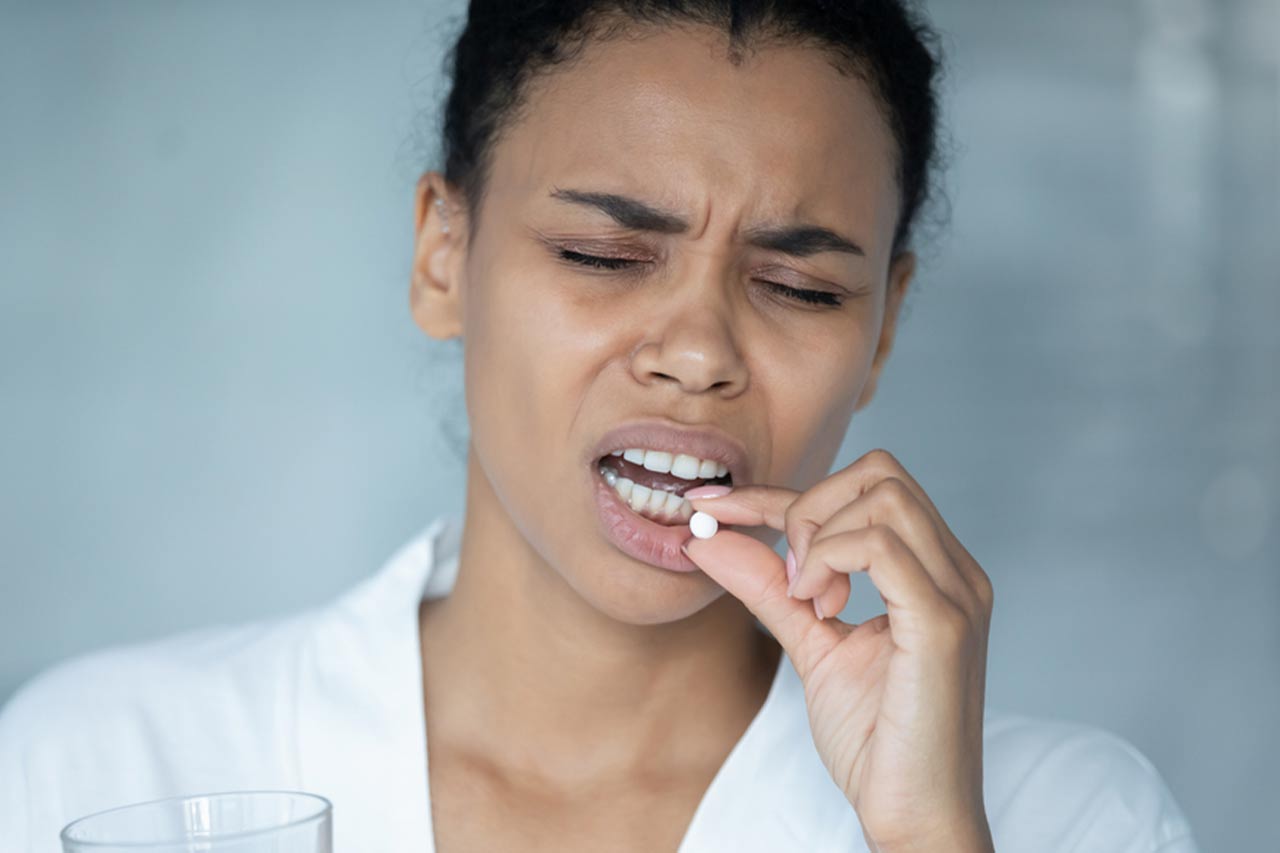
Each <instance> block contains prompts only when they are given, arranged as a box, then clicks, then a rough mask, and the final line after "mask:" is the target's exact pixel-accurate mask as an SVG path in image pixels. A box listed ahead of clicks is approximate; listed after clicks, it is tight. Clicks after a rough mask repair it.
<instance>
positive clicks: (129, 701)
mask: <svg viewBox="0 0 1280 853" xmlns="http://www.w3.org/2000/svg"><path fill="white" fill-rule="evenodd" d="M932 43H933V37H932V34H931V32H930V31H929V29H928V28H927V27H926V26H925V25H924V24H923V23H922V22H921V21H920V20H919V19H918V17H917V16H915V15H913V14H910V13H909V11H908V10H906V9H904V8H903V7H902V5H901V4H900V3H899V2H893V1H892V0H879V1H878V2H860V3H852V4H833V3H823V2H783V3H774V4H768V3H723V2H711V1H710V0H707V1H706V2H686V3H670V2H581V3H579V2H555V3H533V2H523V3H512V4H499V3H473V4H472V8H471V10H470V16H469V20H468V23H467V27H466V30H465V31H464V32H463V33H462V35H461V37H460V39H459V41H458V43H457V46H456V48H455V51H454V53H453V55H452V57H451V59H452V61H453V65H454V68H453V74H454V85H453V90H452V92H451V93H450V96H449V99H448V102H447V106H446V111H445V127H444V154H445V158H444V168H443V172H438V171H431V172H428V173H426V174H425V175H424V176H423V178H422V180H421V181H420V182H419V185H418V190H417V212H416V241H415V247H414V257H413V265H412V276H411V310H412V314H413V317H414V319H415V321H416V322H417V323H418V325H419V326H420V327H421V328H422V329H423V330H424V331H425V332H426V333H427V334H428V335H430V336H431V337H432V338H436V339H440V340H460V341H461V343H462V347H463V352H464V381H465V388H466V406H467V414H468V416H469V420H470V424H471V440H470V444H469V447H468V455H467V492H466V503H465V512H464V514H463V515H462V516H460V517H459V516H445V517H442V518H440V519H436V520H435V521H434V522H433V523H432V524H430V525H429V526H428V527H427V528H426V529H425V530H424V531H423V532H422V534H420V536H419V537H417V538H416V539H415V540H414V541H412V542H410V543H409V544H408V545H406V546H405V547H404V548H403V549H402V550H401V551H400V552H398V553H397V554H396V555H395V556H394V557H393V558H392V559H391V560H390V561H389V562H388V564H387V566H385V567H384V569H383V570H382V571H381V572H379V573H378V574H377V575H376V576H375V577H373V578H371V579H370V580H369V581H367V582H366V583H364V584H362V585H361V586H360V587H358V588H357V589H355V590H353V591H352V592H351V593H349V594H348V595H346V596H344V597H343V598H342V599H340V600H339V601H338V602H335V603H334V604H333V605H332V606H330V607H327V608H322V609H320V610H316V611H311V612H308V613H304V614H300V615H298V616H296V617H293V618H290V619H283V620H277V621H274V622H268V623H262V624H259V625H252V626H246V627H243V628H239V629H234V630H231V629H212V630H208V631H203V632H197V633H195V634H189V635H185V636H183V637H179V638H172V639H170V640H167V641H164V642H161V643H156V644H150V645H147V646H141V647H134V648H130V649H121V650H115V651H111V652H107V653H100V654H98V655H96V656H92V657H89V658H85V659H82V660H79V661H76V662H73V663H71V664H67V665H64V666H62V667H59V668H58V669H56V670H55V671H53V672H51V673H48V674H46V675H45V676H43V677H42V678H40V679H38V680H37V681H36V682H35V683H33V684H32V685H29V686H28V687H27V688H26V689H25V690H24V691H23V692H22V693H21V694H20V695H19V696H18V697H17V698H16V699H15V700H14V701H13V702H12V703H11V704H10V706H9V707H8V708H7V709H6V712H5V714H4V717H3V718H2V719H0V758H2V759H3V764H2V765H0V768H2V769H3V773H4V777H3V781H4V785H5V787H4V788H3V793H2V796H3V799H2V800H0V809H2V811H0V821H3V825H4V827H5V831H4V832H0V836H2V837H4V838H5V839H6V840H5V841H3V842H0V843H3V844H5V845H16V846H12V847H8V846H6V847H5V848H4V849H6V850H7V849H14V850H19V849H20V850H27V849H31V850H53V849H56V832H57V829H58V828H59V827H60V826H61V824H62V823H65V822H66V821H67V820H69V819H71V818H73V817H76V816H78V815H80V814H83V813H86V812H89V811H93V810H96V809H100V808H106V807H109V806H112V805H118V804H121V803H125V802H132V801H138V800H144V799H150V798H155V797H160V796H167V795H173V794H178V793H193V792H198V791H208V790H222V789H232V788H265V787H282V788H301V789H305V790H310V791H315V792H317V793H321V794H324V795H326V796H328V797H330V798H331V799H332V800H333V801H334V806H335V826H336V837H337V849H338V850H341V851H355V850H361V851H368V850H408V849H424V848H425V849H436V850H440V851H452V850H532V849H555V850H673V849H680V850H682V851H704V850H706V851H710V850H803V851H814V850H833V851H834V850H841V851H848V850H872V851H883V853H889V851H990V850H992V849H1000V850H1001V851H1015V850H1028V851H1030V850H1034V851H1059V850H1061V851H1066V850H1091V851H1134V853H1139V851H1141V852H1142V853H1151V851H1156V850H1160V851H1164V853H1171V851H1192V850H1194V849H1195V847H1194V843H1193V841H1192V838H1191V832H1190V829H1189V827H1188V826H1187V823H1186V820H1185V818H1184V816H1183V815H1182V813H1181V811H1180V809H1179V808H1178V806H1177V804H1176V803H1175V802H1174V800H1173V798H1172V796H1171V795H1170V794H1169V791H1168V789H1167V788H1166V787H1165V785H1164V783H1163V781H1162V780H1161V778H1160V776H1159V774H1158V772H1157V771H1156V770H1155V769H1154V768H1153V767H1152V766H1151V764H1150V763H1149V762H1148V761H1147V760H1146V759H1145V758H1144V757H1143V756H1142V755H1141V754H1140V753H1138V752H1137V751H1136V750H1135V749H1134V748H1133V747H1132V746H1131V745H1129V744H1128V743H1126V742H1125V741H1123V740H1122V739H1120V738H1118V737H1116V736H1114V735H1111V734H1109V733H1107V732H1104V731H1100V730H1096V729H1090V728H1088V727H1085V726H1074V725H1067V724H1062V723H1049V722H1046V721H1038V720H1031V719H1027V718H1023V717H1017V716H1012V715H1007V714H990V713H986V712H985V709H984V692H985V667H986V654H987V637H988V626H989V623H990V616H991V611H992V602H993V593H992V587H991V583H990V580H989V579H988V577H987V575H986V574H985V572H984V571H983V569H982V567H981V566H980V565H979V563H978V562H977V561H976V560H975V559H974V558H973V556H971V555H970V554H969V553H968V552H967V551H966V550H965V548H964V546H963V545H962V544H961V543H960V542H959V541H958V539H957V538H956V537H955V535H954V534H953V533H952V532H951V531H950V530H949V529H948V527H947V524H946V522H945V521H944V520H943V519H942V517H941V516H940V515H939V513H938V511H937V509H936V507H935V506H934V505H933V503H932V502H931V501H930V499H929V497H928V495H927V494H926V493H925V491H924V489H923V488H922V487H921V485H920V484H919V483H918V482H917V481H916V480H915V479H914V478H913V477H912V476H911V475H910V473H909V472H907V471H906V470H905V468H904V467H903V466H902V464H901V463H900V462H899V461H898V460H897V459H895V458H894V456H892V455H891V454H890V453H888V452H886V451H885V450H882V449H874V450H871V451H869V452H868V453H866V454H865V455H863V456H862V457H861V458H859V459H857V460H856V461H855V462H854V463H852V464H851V465H849V466H847V467H845V468H842V469H840V470H838V471H835V472H834V473H829V472H830V469H831V466H832V462H833V460H834V457H835V454H836V452H837V450H838V448H839V446H840V443H841V440H842V438H843V437H844V435H845V432H846V429H847V427H848V424H849V422H850V419H851V417H852V415H853V413H854V412H855V411H858V410H859V409H861V408H862V407H864V406H865V405H866V404H867V403H868V402H869V401H870V399H871V398H872V396H873V394H874V392H875V390H876V384H877V381H878V379H879V376H880V374H881V372H882V370H883V368H884V365H885V362H886V359H887V357H888V355H889V352H890V349H891V346H892V343H893V339H894V334H895V329H896V323H897V319H898V314H899V309H900V307H901V305H902V300H903V297H904V295H905V293H906V291H907V288H908V285H909V283H910V282H911V280H912V277H913V274H914V272H915V256H914V254H913V252H912V250H911V246H912V237H913V231H914V228H915V226H916V225H917V221H918V219H919V215H920V211H921V210H922V208H923V206H924V204H925V203H926V201H927V200H928V196H929V187H930V184H931V179H932V170H933V168H934V161H935V148H936V143H935V137H936V123H937V116H936V91H935V86H936V79H937V76H938V72H939V69H938V63H937V59H936V57H935V55H934V54H933V52H931V49H930V45H931V44H932ZM694 511H700V512H703V513H706V514H709V515H710V516H712V517H714V518H715V519H717V520H718V521H719V523H720V525H721V529H720V530H719V532H716V533H715V534H714V535H712V536H711V537H710V538H706V539H703V538H697V537H693V536H692V535H691V533H690V526H689V519H690V517H691V515H692V513H693V512H694ZM784 534H785V536H786V541H787V545H788V548H787V550H786V556H785V558H783V557H779V556H777V554H776V553H775V552H774V550H773V549H772V547H771V546H773V545H774V544H775V543H777V542H778V541H779V539H780V537H782V536H783V535H784ZM856 571H866V572H868V574H869V576H870V580H871V582H872V583H873V584H874V586H875V588H876V589H877V590H878V592H879V594H880V595H881V597H882V598H883V600H884V602H885V605H886V610H887V612H886V613H885V614H883V615H880V616H878V617H876V618H874V619H871V620H868V621H866V622H864V623H862V624H860V625H853V624H847V623H845V622H843V621H841V620H840V619H839V618H838V617H837V615H836V614H839V613H840V611H841V610H842V608H843V607H844V606H845V604H846V603H847V601H848V598H849V592H850V586H849V575H850V573H852V572H856Z"/></svg>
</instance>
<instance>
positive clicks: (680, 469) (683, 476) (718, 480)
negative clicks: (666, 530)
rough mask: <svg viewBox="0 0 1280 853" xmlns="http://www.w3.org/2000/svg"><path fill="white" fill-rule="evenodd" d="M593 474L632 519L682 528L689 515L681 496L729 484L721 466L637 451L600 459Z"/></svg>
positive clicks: (689, 507) (730, 480)
mask: <svg viewBox="0 0 1280 853" xmlns="http://www.w3.org/2000/svg"><path fill="white" fill-rule="evenodd" d="M596 473H597V474H599V476H600V477H601V478H603V479H604V481H605V482H606V483H607V484H608V485H609V487H610V488H612V489H613V490H614V491H615V492H617V494H618V497H620V498H621V499H622V502H623V503H624V504H626V505H627V506H628V507H629V508H630V509H631V511H632V512H634V513H635V514H636V515H639V516H641V517H642V518H647V519H648V520H650V521H653V522H656V523H658V524H663V525H668V526H674V525H677V524H684V523H686V522H687V521H688V520H689V518H690V517H691V516H692V515H693V505H692V504H690V503H689V501H687V500H685V498H684V497H683V495H684V493H685V492H687V491H689V490H690V489H694V488H697V487H698V486H704V485H720V484H724V485H732V484H733V477H732V475H730V474H729V471H728V468H727V467H726V466H725V464H724V463H723V462H717V461H716V460H712V459H699V458H697V457H695V456H690V455H687V454H683V453H679V454H673V453H667V452H664V451H658V450H642V449H639V448H631V449H628V450H625V451H624V450H615V451H613V452H612V453H609V454H607V455H605V456H602V457H600V459H598V460H597V461H596Z"/></svg>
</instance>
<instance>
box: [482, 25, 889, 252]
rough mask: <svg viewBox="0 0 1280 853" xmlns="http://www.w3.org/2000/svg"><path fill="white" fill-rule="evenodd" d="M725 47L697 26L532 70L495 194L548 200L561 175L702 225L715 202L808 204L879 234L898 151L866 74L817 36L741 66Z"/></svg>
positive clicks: (507, 137) (787, 209)
mask: <svg viewBox="0 0 1280 853" xmlns="http://www.w3.org/2000/svg"><path fill="white" fill-rule="evenodd" d="M725 51H726V40H725V37H723V36H721V35H719V34H718V33H716V32H715V31H713V30H710V29H707V28H703V27H680V28H661V29H656V28H651V29H647V30H642V31H639V32H638V33H636V34H634V35H632V36H629V37H627V38H620V39H613V40H610V41H604V42H600V41H593V42H589V43H588V44H587V46H586V47H585V48H584V50H583V52H582V54H581V56H580V57H579V58H578V59H577V60H575V61H573V62H571V63H569V64H567V65H565V66H562V67H558V68H555V69H553V70H551V71H550V72H549V73H544V74H540V75H539V76H538V77H537V78H536V79H535V80H534V82H533V84H532V85H531V87H530V89H529V91H528V92H527V93H526V105H525V107H524V109H523V110H522V115H521V118H520V119H519V121H518V122H516V123H515V124H513V125H512V126H511V127H509V128H508V129H507V130H506V131H505V132H504V134H503V135H502V137H501V139H500V141H499V142H498V144H497V145H496V146H495V149H494V158H493V171H492V172H491V175H490V181H491V183H490V192H491V193H493V194H494V195H498V194H503V195H507V194H509V195H510V198H508V199H506V200H505V201H506V202H507V203H515V204H517V205H519V204H534V203H536V204H555V202H553V201H550V200H548V198H547V197H548V193H549V191H550V189H551V188H552V187H553V186H556V185H566V184H569V185H575V186H578V185H583V186H591V187H592V188H599V189H608V190H616V189H619V188H624V187H625V188H627V189H629V190H631V191H633V192H635V193H636V194H639V195H641V196H643V197H645V198H647V199H650V200H653V201H657V202H661V203H663V204H665V205H669V206H671V207H673V208H675V209H679V210H683V211H686V212H687V213H689V214H690V215H691V216H692V217H693V218H694V221H695V222H696V223H699V224H701V223H703V222H704V221H705V216H706V215H707V213H708V210H709V208H710V207H711V206H712V204H714V205H715V206H716V207H717V209H719V208H726V209H728V210H730V211H735V212H736V213H735V214H734V215H738V214H740V215H742V216H743V217H744V218H748V219H752V218H755V217H757V216H761V217H763V216H789V215H795V214H805V215H810V216H815V217H820V218H823V219H827V220H831V221H832V222H840V223H848V224H850V225H856V227H857V229H858V230H859V231H860V232H861V233H862V234H863V238H864V239H865V240H867V241H868V242H869V243H871V244H873V245H878V244H879V243H880V242H882V241H883V242H884V243H885V244H886V246H887V243H888V241H889V240H891V239H892V230H893V225H894V218H895V217H896V215H897V205H898V199H897V184H896V179H895V177H894V164H895V152H894V144H893V139H892V136H891V135H890V132H889V129H888V127H887V126H886V125H885V122H884V119H883V117H882V115H881V112H880V109H879V107H878V105H877V104H876V102H875V100H874V98H873V96H872V94H871V91H870V89H869V88H868V87H867V85H866V84H865V83H863V82H862V81H861V80H859V79H857V78H853V77H848V76H845V75H842V74H841V73H840V72H839V71H837V70H836V69H835V68H834V67H833V66H832V64H831V62H830V59H829V57H828V55H827V54H826V53H824V52H821V51H819V50H817V49H814V48H806V47H801V46H794V45H789V46H768V47H761V48H760V49H759V50H758V51H757V52H755V53H749V54H747V55H746V57H745V59H744V61H743V62H742V63H741V64H739V65H736V66H735V65H734V64H732V63H731V62H730V61H729V60H728V59H727V57H726V52H725ZM868 248H871V247H870V246H868Z"/></svg>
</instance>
